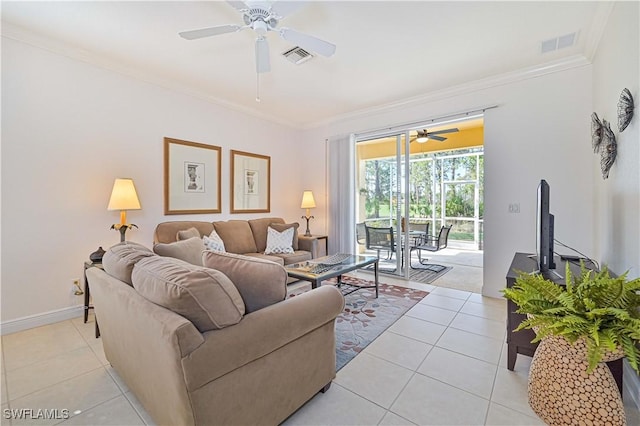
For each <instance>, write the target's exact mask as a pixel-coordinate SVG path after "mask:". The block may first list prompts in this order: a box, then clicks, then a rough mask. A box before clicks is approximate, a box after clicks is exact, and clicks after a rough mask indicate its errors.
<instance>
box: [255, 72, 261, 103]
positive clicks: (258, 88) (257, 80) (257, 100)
mask: <svg viewBox="0 0 640 426" xmlns="http://www.w3.org/2000/svg"><path fill="white" fill-rule="evenodd" d="M256 102H260V74H258V73H256Z"/></svg>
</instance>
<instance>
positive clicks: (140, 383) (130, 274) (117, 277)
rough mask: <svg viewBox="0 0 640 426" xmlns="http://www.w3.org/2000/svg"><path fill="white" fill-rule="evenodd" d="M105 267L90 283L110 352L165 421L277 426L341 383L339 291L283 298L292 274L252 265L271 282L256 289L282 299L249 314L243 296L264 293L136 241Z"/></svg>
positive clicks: (231, 258) (93, 272)
mask: <svg viewBox="0 0 640 426" xmlns="http://www.w3.org/2000/svg"><path fill="white" fill-rule="evenodd" d="M207 256H213V257H214V258H215V259H218V256H222V260H223V261H226V262H231V263H234V262H236V263H237V262H243V261H246V258H243V257H242V256H237V255H230V254H227V255H219V254H216V253H214V252H205V253H203V257H205V258H206V257H207ZM204 260H205V261H204V263H205V264H207V263H208V259H204ZM218 260H220V259H218ZM223 266H224V265H223ZM227 266H228V264H227ZM103 267H104V270H102V269H99V268H89V269H88V270H87V277H88V280H89V283H90V288H91V294H92V296H93V301H94V306H95V313H96V319H97V320H98V321H99V323H100V331H101V334H102V336H101V337H102V340H103V346H104V352H105V355H106V357H107V360H108V361H109V362H110V363H111V365H112V366H113V368H114V369H115V370H116V372H117V373H118V375H119V376H120V377H121V378H122V379H123V380H124V382H125V383H126V385H127V386H128V387H129V388H130V389H131V391H132V392H133V393H134V394H135V396H136V397H137V398H138V400H139V401H140V402H141V403H142V405H143V406H144V408H145V409H146V410H147V412H148V413H149V414H150V415H151V416H152V418H153V419H154V421H155V422H157V423H158V424H168V425H191V424H200V425H218V424H219V425H252V424H263V425H275V424H278V423H280V422H282V421H283V420H285V419H286V418H287V417H288V416H290V415H291V414H292V413H293V412H295V411H296V410H297V409H298V408H299V407H301V406H302V405H303V404H304V403H305V402H306V401H307V400H309V399H310V398H312V397H313V396H314V395H315V394H316V393H317V392H318V391H321V390H322V391H325V390H326V389H327V388H328V387H329V385H330V383H331V381H332V379H333V378H334V377H335V374H336V373H335V371H336V370H335V369H336V365H335V334H334V320H335V318H336V316H337V315H338V314H339V313H340V312H342V309H343V307H344V299H343V297H342V295H341V294H340V292H339V291H338V290H337V289H336V288H335V287H333V286H325V287H321V288H318V289H315V290H312V291H308V292H306V293H304V294H301V295H298V296H296V297H292V298H289V299H286V300H283V299H284V297H285V296H284V295H285V294H286V291H285V289H284V287H286V284H285V281H286V273H285V272H284V268H283V267H282V266H280V265H277V264H275V263H273V262H266V261H263V260H252V261H251V262H248V263H247V264H246V265H245V266H244V267H243V268H244V269H253V270H254V271H253V275H254V276H256V275H257V276H261V275H262V276H265V278H268V279H266V280H265V281H264V282H263V281H257V282H255V286H257V287H260V286H263V285H272V286H275V287H278V288H281V289H282V290H279V289H278V288H276V289H275V290H273V291H275V292H281V294H282V296H281V298H280V301H278V302H276V303H272V304H269V305H268V306H265V307H256V306H255V303H249V304H247V306H254V307H253V308H252V309H248V308H245V305H244V303H243V302H244V299H245V298H247V299H248V298H255V297H260V296H259V293H258V294H256V293H251V292H247V290H246V288H243V287H238V288H236V286H235V285H234V284H233V282H232V281H231V280H230V279H229V278H228V277H227V276H226V275H225V274H223V273H222V272H220V271H218V270H215V269H212V268H207V267H204V266H198V265H192V264H189V263H187V262H184V261H181V260H179V259H175V258H170V257H162V256H158V255H156V254H154V253H153V252H151V251H150V250H149V249H147V248H145V247H142V246H140V245H138V244H135V243H131V242H125V243H120V244H117V245H116V246H114V247H111V248H110V249H109V250H107V252H106V253H105V255H104V258H103ZM261 268H264V269H261ZM259 270H261V271H262V273H259ZM269 283H271V284H269ZM273 283H275V284H273ZM245 284H246V283H245ZM254 302H255V301H254Z"/></svg>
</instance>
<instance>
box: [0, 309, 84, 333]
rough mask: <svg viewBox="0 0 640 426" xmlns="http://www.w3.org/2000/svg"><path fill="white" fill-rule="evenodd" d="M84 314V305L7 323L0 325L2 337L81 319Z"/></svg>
mask: <svg viewBox="0 0 640 426" xmlns="http://www.w3.org/2000/svg"><path fill="white" fill-rule="evenodd" d="M83 313H84V305H78V306H71V307H69V308H64V309H58V310H55V311H49V312H44V313H41V314H36V315H30V316H28V317H22V318H18V319H14V320H10V321H5V322H3V323H1V324H0V335H2V336H4V335H5V334H11V333H17V332H18V331H23V330H28V329H30V328H34V327H41V326H43V325H49V324H53V323H56V322H60V321H66V320H68V319H71V318H77V317H80V316H82V315H83Z"/></svg>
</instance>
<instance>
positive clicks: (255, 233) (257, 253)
mask: <svg viewBox="0 0 640 426" xmlns="http://www.w3.org/2000/svg"><path fill="white" fill-rule="evenodd" d="M269 226H272V227H274V228H276V230H278V231H281V230H282V229H284V228H286V227H288V226H294V227H295V229H296V232H295V233H294V237H293V250H294V252H293V253H282V254H264V251H265V248H266V246H267V228H268V227H269ZM297 226H298V224H297V223H295V224H285V221H284V220H283V219H282V218H279V217H265V218H259V219H250V220H228V221H217V222H200V221H173V222H163V223H160V224H159V225H158V226H156V229H155V232H154V236H153V242H154V244H169V243H174V242H176V241H177V240H178V232H180V231H186V230H188V229H191V228H195V229H197V230H198V232H199V233H200V237H203V236H207V235H209V234H211V231H213V230H214V229H215V231H216V232H217V233H218V235H219V236H220V238H222V240H223V241H224V246H225V250H226V251H227V252H229V253H235V254H242V255H245V256H252V257H259V258H261V259H266V260H271V261H273V262H276V263H280V264H281V265H289V264H292V263H297V262H304V261H306V260H309V259H312V258H316V257H318V240H317V239H316V238H314V237H305V236H303V235H300V236H298V234H297Z"/></svg>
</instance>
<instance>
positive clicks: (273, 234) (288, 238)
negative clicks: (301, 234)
mask: <svg viewBox="0 0 640 426" xmlns="http://www.w3.org/2000/svg"><path fill="white" fill-rule="evenodd" d="M293 231H294V229H293V228H289V229H285V230H284V231H282V232H278V231H276V230H275V229H273V228H272V227H271V226H269V227H268V228H267V248H266V249H265V251H264V254H272V253H273V254H283V253H293Z"/></svg>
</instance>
